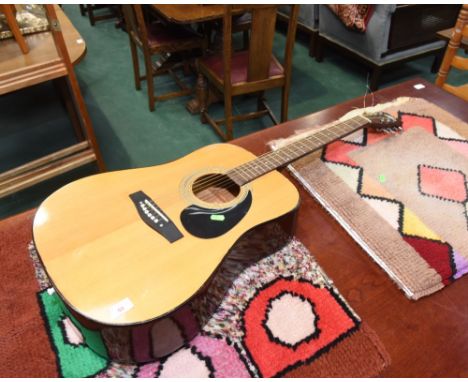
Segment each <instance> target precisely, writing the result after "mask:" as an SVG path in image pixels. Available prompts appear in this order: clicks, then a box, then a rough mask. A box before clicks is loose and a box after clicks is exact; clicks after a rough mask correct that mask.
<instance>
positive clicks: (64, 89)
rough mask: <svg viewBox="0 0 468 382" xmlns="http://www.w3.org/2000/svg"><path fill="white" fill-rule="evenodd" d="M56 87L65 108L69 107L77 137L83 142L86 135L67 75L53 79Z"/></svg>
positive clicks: (68, 110)
mask: <svg viewBox="0 0 468 382" xmlns="http://www.w3.org/2000/svg"><path fill="white" fill-rule="evenodd" d="M53 83H54V86H55V89H56V90H57V92H58V93H59V95H60V100H61V101H62V103H63V105H64V106H65V109H67V112H68V115H69V116H70V121H71V123H72V126H73V130H74V131H75V136H76V139H77V140H78V141H79V142H81V141H84V140H85V136H84V134H83V128H82V125H81V121H80V117H79V116H78V113H77V112H76V107H75V104H74V101H73V98H72V97H71V94H70V89H69V87H68V86H69V85H68V83H67V80H66V78H65V77H61V78H56V79H55V80H53Z"/></svg>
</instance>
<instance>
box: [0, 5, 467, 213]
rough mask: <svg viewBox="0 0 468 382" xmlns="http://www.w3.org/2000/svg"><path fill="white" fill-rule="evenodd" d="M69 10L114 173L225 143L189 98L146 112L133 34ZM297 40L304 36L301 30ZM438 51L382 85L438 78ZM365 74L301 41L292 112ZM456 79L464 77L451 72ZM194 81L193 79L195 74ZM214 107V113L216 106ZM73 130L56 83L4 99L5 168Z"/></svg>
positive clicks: (362, 84)
mask: <svg viewBox="0 0 468 382" xmlns="http://www.w3.org/2000/svg"><path fill="white" fill-rule="evenodd" d="M64 10H65V12H66V14H67V15H68V17H69V18H70V19H71V21H72V23H73V24H74V25H75V27H76V28H77V29H78V30H79V32H80V33H81V35H82V36H83V38H84V40H85V41H86V45H87V54H86V56H85V58H84V59H83V61H82V62H81V63H79V64H78V65H77V66H76V73H77V76H78V80H79V83H80V85H81V89H82V92H83V95H84V98H85V101H86V104H87V107H88V110H89V113H90V116H91V119H92V121H93V125H94V129H95V132H96V136H97V139H98V142H99V145H100V147H101V150H102V154H103V156H104V160H105V163H106V165H107V167H108V169H109V170H118V169H125V168H133V167H141V166H148V165H155V164H159V163H163V162H166V161H170V160H173V159H176V158H178V157H180V156H182V155H185V154H187V153H189V152H191V151H193V150H194V149H196V148H199V147H201V146H204V145H207V144H209V143H213V142H219V141H220V140H219V138H218V136H217V135H216V134H215V133H214V131H213V130H212V128H211V127H210V126H209V125H204V124H202V123H200V119H199V116H194V115H191V114H189V113H188V111H187V110H186V109H185V103H186V102H187V100H188V99H190V97H184V98H176V99H173V100H168V101H164V102H159V103H157V104H156V110H155V111H154V112H153V113H151V112H150V111H149V109H148V102H147V96H146V85H145V84H144V85H143V88H142V90H141V91H136V90H135V86H134V82H133V73H132V64H131V56H130V48H129V44H128V36H127V34H126V33H125V32H123V31H122V30H120V29H116V28H115V26H114V22H113V21H112V20H109V21H101V22H97V23H96V26H95V27H91V26H90V24H89V20H88V18H87V17H82V16H81V15H80V13H79V8H78V5H65V6H64ZM299 37H301V36H299ZM284 44H285V36H284V34H283V33H281V32H278V33H277V34H276V41H275V45H274V51H275V52H276V54H277V56H278V57H282V54H283V49H284ZM431 63H432V57H427V58H423V59H418V60H415V61H413V62H410V63H408V64H405V65H401V66H400V67H398V68H396V69H394V70H393V71H388V72H384V75H383V77H382V81H381V87H386V86H389V85H393V84H396V83H398V82H402V81H405V80H408V79H410V78H413V77H415V76H420V77H423V78H426V79H427V80H429V81H434V78H435V75H434V74H432V73H430V67H431ZM366 78H367V70H366V69H365V68H363V67H362V66H360V65H359V64H358V63H357V62H355V61H351V60H348V59H347V58H345V57H343V56H342V55H339V54H337V53H334V52H333V51H327V54H326V56H325V60H324V62H323V63H317V62H315V60H314V59H312V58H310V57H309V55H308V49H307V41H306V39H305V38H298V40H297V43H296V45H295V49H294V58H293V71H292V87H291V95H290V99H289V118H290V119H294V118H298V117H300V116H303V115H307V114H310V113H313V112H315V111H318V110H321V109H324V108H326V107H329V106H332V105H335V104H337V103H340V102H343V101H346V100H348V99H351V98H354V97H357V96H360V95H362V94H364V92H365V89H366ZM451 78H452V80H453V78H454V81H455V83H457V82H467V79H466V77H464V78H462V74H460V73H452V74H451ZM189 82H191V83H192V84H193V82H194V78H191V79H189ZM155 84H156V85H155V87H156V92H158V91H162V92H165V91H168V90H170V89H171V88H172V86H173V85H172V81H171V80H170V79H169V78H165V77H158V78H157V80H156V83H155ZM267 99H268V101H269V104H270V106H271V107H272V109H273V110H274V111H275V113H276V114H277V115H279V109H280V92H279V91H270V92H268V93H267ZM255 105H256V102H255V101H253V100H252V99H249V98H242V97H241V98H239V99H236V101H235V104H234V111H235V112H245V111H248V110H253V109H252V108H253V107H255ZM211 110H212V109H210V111H211ZM213 110H214V111H215V113H214V114H215V115H222V111H223V109H222V107H221V105H215V106H214V107H213ZM271 125H272V122H271V121H270V120H269V119H268V118H264V119H261V120H253V121H246V122H243V123H236V124H235V136H236V137H239V136H242V135H244V134H248V133H251V132H254V131H258V130H260V129H263V128H265V127H269V126H271ZM74 139H75V138H74V134H73V129H72V128H71V124H70V122H69V120H68V116H67V114H66V111H65V109H64V108H63V106H62V105H61V103H60V100H59V98H58V96H57V93H56V91H55V89H54V87H53V86H52V84H51V83H45V84H41V85H37V86H34V87H31V88H28V89H25V90H21V91H18V92H15V93H12V94H7V95H5V96H2V97H0V171H3V170H6V169H9V168H12V167H15V166H17V165H19V164H21V163H24V162H27V161H29V160H32V159H35V158H37V157H40V156H42V155H45V154H47V153H49V152H52V151H55V150H57V149H58V148H60V147H65V146H67V145H69V144H70V143H71V142H73V141H74ZM95 172H96V167H95V166H94V165H90V166H87V167H83V168H81V169H79V170H75V171H73V172H70V173H68V174H66V175H64V176H60V177H57V178H55V179H52V180H49V181H46V182H43V183H42V184H40V185H37V186H34V187H32V188H30V189H27V190H24V191H21V192H18V193H16V194H14V195H11V196H9V197H5V198H2V199H0V218H4V217H6V216H9V215H12V214H15V213H18V212H21V211H23V210H26V209H29V208H33V207H36V206H38V205H39V204H40V202H41V201H42V200H43V199H44V198H46V197H47V196H48V195H49V194H50V193H52V192H53V191H54V190H56V189H57V188H59V187H61V186H63V185H64V184H66V183H68V182H70V181H71V180H74V179H78V178H79V177H82V176H86V175H90V174H93V173H95Z"/></svg>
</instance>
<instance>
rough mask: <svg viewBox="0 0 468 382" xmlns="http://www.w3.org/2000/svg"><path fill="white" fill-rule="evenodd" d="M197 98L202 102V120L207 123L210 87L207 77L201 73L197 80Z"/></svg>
mask: <svg viewBox="0 0 468 382" xmlns="http://www.w3.org/2000/svg"><path fill="white" fill-rule="evenodd" d="M197 82H198V83H197V90H198V92H197V98H198V101H199V103H200V122H201V123H207V122H208V120H207V119H206V115H205V114H206V113H207V112H208V97H209V96H210V88H209V86H208V85H207V83H206V80H205V77H203V75H202V74H201V73H200V74H199V78H198V80H197Z"/></svg>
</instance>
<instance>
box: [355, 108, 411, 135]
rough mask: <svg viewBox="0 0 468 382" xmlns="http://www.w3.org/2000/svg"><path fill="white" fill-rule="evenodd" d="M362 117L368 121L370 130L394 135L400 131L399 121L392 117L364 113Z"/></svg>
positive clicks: (383, 114)
mask: <svg viewBox="0 0 468 382" xmlns="http://www.w3.org/2000/svg"><path fill="white" fill-rule="evenodd" d="M363 117H364V118H366V119H368V120H369V126H368V127H370V128H371V129H373V130H375V131H377V132H382V133H387V134H388V133H396V132H398V131H401V130H402V128H401V120H400V119H399V118H395V117H394V116H392V115H390V114H388V113H384V112H377V113H364V114H363Z"/></svg>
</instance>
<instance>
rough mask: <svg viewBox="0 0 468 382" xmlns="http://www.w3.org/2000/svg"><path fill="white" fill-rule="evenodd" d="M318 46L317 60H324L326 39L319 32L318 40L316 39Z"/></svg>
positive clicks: (316, 49) (316, 51)
mask: <svg viewBox="0 0 468 382" xmlns="http://www.w3.org/2000/svg"><path fill="white" fill-rule="evenodd" d="M316 45H317V46H316V48H315V61H317V62H322V61H323V53H324V49H325V39H324V38H322V37H321V36H320V35H319V34H317V41H316Z"/></svg>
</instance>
